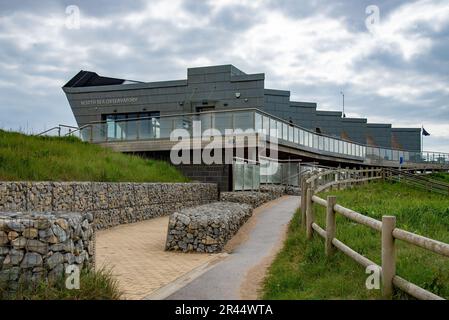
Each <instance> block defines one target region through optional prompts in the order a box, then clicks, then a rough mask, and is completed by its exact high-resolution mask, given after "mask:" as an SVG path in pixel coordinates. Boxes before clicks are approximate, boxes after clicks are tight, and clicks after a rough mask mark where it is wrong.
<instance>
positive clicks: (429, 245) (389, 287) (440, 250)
mask: <svg viewBox="0 0 449 320" xmlns="http://www.w3.org/2000/svg"><path fill="white" fill-rule="evenodd" d="M385 176H386V174H385V171H383V170H382V169H367V170H348V169H342V170H340V169H339V170H326V171H323V172H320V173H315V174H311V175H310V176H309V177H304V179H302V182H301V184H302V191H301V192H302V197H301V213H302V223H303V227H304V228H305V230H306V235H307V239H311V238H312V236H313V233H314V232H316V233H317V234H318V235H319V236H321V237H323V238H324V239H325V253H326V255H327V256H331V255H332V254H333V253H334V251H335V249H338V250H340V251H342V252H343V253H344V254H346V255H347V256H348V257H350V258H351V259H353V260H355V261H356V262H357V263H359V264H361V265H362V266H364V267H365V268H366V267H367V266H376V267H377V268H379V270H380V272H381V278H382V290H383V291H382V293H383V296H384V297H385V298H387V299H391V297H392V295H393V287H397V288H399V289H401V290H402V291H404V292H406V293H408V294H409V295H411V296H413V297H415V298H417V299H423V300H444V299H443V298H442V297H440V296H438V295H435V294H433V293H432V292H429V291H427V290H425V289H423V288H421V287H419V286H417V285H415V284H413V283H411V282H409V281H407V280H405V279H403V278H401V277H400V276H399V275H397V274H396V249H395V240H396V239H398V240H402V241H404V242H407V243H409V244H412V245H415V246H418V247H420V248H423V249H425V250H428V251H431V252H434V253H437V254H440V255H442V256H445V257H449V244H447V243H443V242H440V241H437V240H433V239H430V238H426V237H423V236H420V235H417V234H414V233H411V232H408V231H405V230H402V229H399V228H396V217H394V216H383V217H382V221H379V220H376V219H373V218H371V217H368V216H365V215H363V214H360V213H358V212H355V211H353V210H351V209H348V208H345V207H343V206H341V205H339V204H337V198H336V197H335V196H328V197H327V199H326V200H324V199H322V198H320V197H318V196H316V195H315V193H318V192H321V191H324V190H327V189H331V188H342V187H343V188H344V187H346V186H350V185H354V184H360V183H366V182H368V181H371V180H377V179H382V178H385ZM314 203H316V204H318V205H320V206H323V207H325V208H326V228H325V229H323V228H322V227H320V226H319V225H318V224H317V223H316V222H315V214H314V210H313V204H314ZM337 213H338V214H341V215H342V216H344V217H346V218H348V219H350V220H351V221H353V222H356V223H359V224H362V225H364V226H367V227H369V228H371V229H373V230H375V231H377V232H380V233H381V234H382V254H381V257H382V263H381V264H382V265H381V266H379V265H377V264H376V263H374V262H373V261H371V260H369V259H368V258H366V257H364V256H363V255H361V254H359V253H358V252H356V251H354V250H353V249H351V248H350V247H349V246H347V245H346V244H344V243H343V242H341V241H340V240H338V239H337V238H336V228H337V226H336V219H335V218H336V214H337Z"/></svg>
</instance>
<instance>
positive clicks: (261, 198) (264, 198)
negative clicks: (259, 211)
mask: <svg viewBox="0 0 449 320" xmlns="http://www.w3.org/2000/svg"><path fill="white" fill-rule="evenodd" d="M276 198H277V196H276V195H274V194H271V193H268V192H255V191H236V192H222V193H221V194H220V201H227V202H236V203H246V204H248V205H250V206H251V207H252V208H257V207H259V206H261V205H263V204H264V203H267V202H269V201H271V200H274V199H276Z"/></svg>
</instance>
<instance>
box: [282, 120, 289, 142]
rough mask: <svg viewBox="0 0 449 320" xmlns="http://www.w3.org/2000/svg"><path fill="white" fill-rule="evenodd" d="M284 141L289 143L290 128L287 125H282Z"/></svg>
mask: <svg viewBox="0 0 449 320" xmlns="http://www.w3.org/2000/svg"><path fill="white" fill-rule="evenodd" d="M282 139H284V140H285V141H288V126H287V124H286V123H282Z"/></svg>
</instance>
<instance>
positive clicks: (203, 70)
mask: <svg viewBox="0 0 449 320" xmlns="http://www.w3.org/2000/svg"><path fill="white" fill-rule="evenodd" d="M232 67H233V66H232V65H230V64H226V65H219V66H206V67H195V68H188V69H187V75H188V76H189V77H190V76H194V75H201V74H202V75H204V74H208V73H228V74H231V70H232V69H233V68H232ZM234 68H235V67H234ZM235 69H237V68H235ZM237 70H238V69H237ZM234 72H235V70H234Z"/></svg>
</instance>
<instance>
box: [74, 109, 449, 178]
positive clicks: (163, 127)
mask: <svg viewBox="0 0 449 320" xmlns="http://www.w3.org/2000/svg"><path fill="white" fill-rule="evenodd" d="M194 121H199V123H200V124H201V128H200V130H201V132H200V134H204V131H205V130H207V129H215V130H218V131H219V133H220V134H221V135H223V134H224V133H225V131H226V130H236V129H241V130H242V131H245V130H248V129H250V130H254V131H255V132H257V133H260V134H266V135H269V136H271V137H273V138H277V139H279V140H280V143H282V142H288V143H290V144H294V145H297V146H298V148H300V149H301V148H305V149H306V150H310V151H314V150H315V151H317V152H320V153H325V154H329V155H333V156H338V157H343V158H348V157H349V158H354V159H360V160H371V161H374V162H376V161H377V162H381V161H392V162H397V163H399V162H400V159H402V161H403V163H406V162H416V163H442V164H448V163H449V154H446V153H434V152H423V153H420V152H409V151H402V150H393V149H387V148H377V147H373V146H365V145H362V144H358V143H352V142H349V141H345V140H341V139H338V138H333V137H328V136H323V135H320V134H317V133H314V132H312V131H309V130H306V129H303V128H300V127H297V126H295V125H293V124H291V123H289V122H287V121H283V120H281V119H278V118H276V117H274V116H271V115H269V114H266V113H264V112H261V111H258V110H254V109H247V110H230V111H215V112H204V113H198V114H186V115H174V116H158V117H152V118H140V119H134V120H127V119H123V120H122V119H120V118H117V119H113V120H112V119H108V120H107V121H104V122H98V123H93V124H91V125H90V126H88V127H85V128H83V129H82V130H81V137H82V138H83V139H84V140H86V141H91V142H94V143H102V142H115V141H134V140H152V139H169V138H170V134H171V133H172V132H173V130H175V129H184V130H186V131H187V132H188V133H189V134H190V135H192V133H193V123H194ZM248 174H249V173H248Z"/></svg>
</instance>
